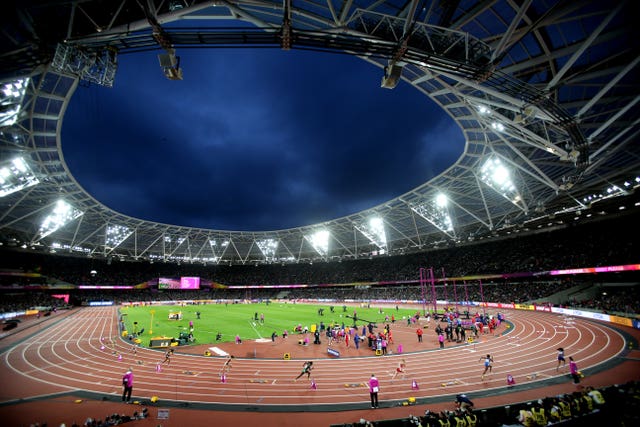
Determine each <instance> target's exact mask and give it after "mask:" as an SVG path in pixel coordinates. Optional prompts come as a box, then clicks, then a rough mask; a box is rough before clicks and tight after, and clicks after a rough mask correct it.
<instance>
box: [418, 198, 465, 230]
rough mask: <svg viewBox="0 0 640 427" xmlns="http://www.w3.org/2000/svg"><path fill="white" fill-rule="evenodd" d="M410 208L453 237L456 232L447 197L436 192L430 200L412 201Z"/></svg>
mask: <svg viewBox="0 0 640 427" xmlns="http://www.w3.org/2000/svg"><path fill="white" fill-rule="evenodd" d="M411 210H412V211H414V212H415V213H417V214H418V215H420V216H421V217H422V218H424V219H426V220H427V221H429V222H430V223H431V224H433V225H434V226H435V227H436V228H437V229H438V230H440V231H442V232H443V233H445V234H446V235H447V236H449V237H451V238H453V239H455V238H456V233H455V229H454V228H453V221H452V219H451V215H450V214H449V198H448V197H447V196H446V195H445V194H444V193H438V194H437V195H436V196H435V197H434V199H433V200H432V201H431V202H428V203H414V204H412V205H411Z"/></svg>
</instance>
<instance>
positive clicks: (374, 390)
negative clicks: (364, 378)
mask: <svg viewBox="0 0 640 427" xmlns="http://www.w3.org/2000/svg"><path fill="white" fill-rule="evenodd" d="M379 391H380V383H379V382H378V379H377V378H376V374H371V378H369V395H371V408H377V407H378V392H379Z"/></svg>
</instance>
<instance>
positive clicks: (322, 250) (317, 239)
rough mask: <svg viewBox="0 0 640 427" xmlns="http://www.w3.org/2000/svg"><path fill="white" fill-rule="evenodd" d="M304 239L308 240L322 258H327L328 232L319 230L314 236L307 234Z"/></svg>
mask: <svg viewBox="0 0 640 427" xmlns="http://www.w3.org/2000/svg"><path fill="white" fill-rule="evenodd" d="M304 238H305V239H307V241H308V242H309V243H310V244H311V246H312V247H313V249H315V250H316V252H318V254H319V255H320V256H326V255H327V253H329V231H328V230H318V231H316V232H315V233H313V234H306V235H305V236H304Z"/></svg>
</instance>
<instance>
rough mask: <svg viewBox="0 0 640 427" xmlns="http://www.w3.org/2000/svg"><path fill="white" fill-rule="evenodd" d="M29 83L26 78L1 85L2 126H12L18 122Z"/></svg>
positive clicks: (0, 115)
mask: <svg viewBox="0 0 640 427" xmlns="http://www.w3.org/2000/svg"><path fill="white" fill-rule="evenodd" d="M28 83H29V79H28V78H26V79H17V80H12V81H9V82H5V83H3V84H2V85H0V126H11V125H13V124H14V123H16V122H17V121H18V116H19V113H20V110H21V109H22V100H23V98H24V94H25V93H26V91H27V84H28Z"/></svg>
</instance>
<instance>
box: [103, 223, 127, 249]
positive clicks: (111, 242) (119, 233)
mask: <svg viewBox="0 0 640 427" xmlns="http://www.w3.org/2000/svg"><path fill="white" fill-rule="evenodd" d="M132 233H133V231H132V230H131V229H130V228H129V227H127V226H124V225H117V224H116V225H109V226H107V231H106V233H105V246H107V247H108V248H115V247H117V246H118V245H119V244H120V243H122V242H124V241H125V240H126V239H127V238H128V237H129V236H130V235H131V234H132Z"/></svg>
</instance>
